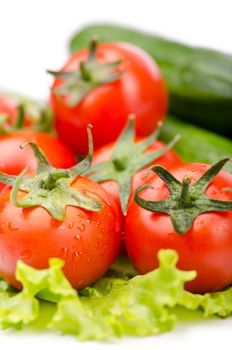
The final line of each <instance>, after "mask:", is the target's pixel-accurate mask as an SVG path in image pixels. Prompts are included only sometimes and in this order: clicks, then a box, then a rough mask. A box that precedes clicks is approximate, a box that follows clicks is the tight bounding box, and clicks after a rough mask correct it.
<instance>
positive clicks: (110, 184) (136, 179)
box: [93, 138, 181, 215]
mask: <svg viewBox="0 0 232 350" xmlns="http://www.w3.org/2000/svg"><path fill="white" fill-rule="evenodd" d="M141 140H142V139H141V138H137V139H136V142H139V141H141ZM114 147H115V143H110V144H108V145H105V146H103V147H101V148H99V149H98V150H97V151H96V152H95V154H94V157H93V164H98V163H101V162H104V161H106V160H108V159H109V158H110V156H111V154H112V152H113V150H114ZM164 147H165V144H164V143H163V142H161V141H158V140H154V141H153V142H152V144H151V145H150V146H149V147H148V149H147V151H146V152H152V151H156V150H161V149H163V148H164ZM180 162H181V159H180V157H179V156H178V154H177V153H176V152H175V151H173V150H172V149H170V150H168V151H167V152H165V153H164V154H163V155H162V156H161V157H159V158H157V159H155V160H154V161H153V162H152V163H151V164H150V165H149V166H147V167H146V168H144V169H142V170H140V171H139V172H137V173H136V174H134V176H133V178H132V189H131V193H134V191H135V189H136V188H137V187H139V186H140V185H142V184H143V183H144V182H147V181H149V179H150V178H151V177H153V174H154V173H153V172H152V171H151V170H150V166H151V165H153V164H159V165H161V166H164V167H167V168H169V167H172V166H174V165H176V164H179V163H180ZM101 186H102V187H103V188H104V189H105V190H106V191H107V192H108V193H110V194H111V196H112V197H113V198H114V200H115V202H116V203H117V206H118V208H119V210H120V212H121V215H123V214H122V209H121V204H120V198H119V187H118V184H117V183H116V182H115V181H104V182H101Z"/></svg>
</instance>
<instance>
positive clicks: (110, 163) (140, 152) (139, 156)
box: [85, 115, 179, 214]
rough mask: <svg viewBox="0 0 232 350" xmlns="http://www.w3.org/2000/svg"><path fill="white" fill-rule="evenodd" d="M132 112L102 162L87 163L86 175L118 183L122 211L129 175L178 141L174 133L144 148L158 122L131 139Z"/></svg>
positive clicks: (158, 130) (132, 132) (125, 200)
mask: <svg viewBox="0 0 232 350" xmlns="http://www.w3.org/2000/svg"><path fill="white" fill-rule="evenodd" d="M135 120H136V118H135V116H134V115H130V116H129V118H128V123H127V125H126V126H125V128H124V130H123V131H122V132H121V134H120V135H119V137H118V139H117V141H116V143H115V145H114V149H113V153H112V155H111V157H110V158H109V159H108V160H107V161H104V162H102V163H98V164H95V165H93V166H91V167H90V168H89V169H88V170H87V171H86V172H85V174H86V175H89V177H90V178H91V179H92V180H94V181H97V182H103V181H108V180H113V181H116V182H117V183H118V186H119V195H120V203H121V207H122V211H123V213H124V214H125V213H126V210H127V204H128V201H129V198H130V192H131V179H132V177H133V176H134V174H135V173H136V172H138V171H139V170H141V169H143V168H144V167H145V166H148V165H149V164H151V162H153V161H154V160H155V159H157V158H159V157H161V156H162V155H163V154H165V152H167V151H168V150H169V149H170V148H172V146H173V145H174V144H175V143H176V142H177V141H178V139H179V138H178V137H175V138H174V139H173V140H172V141H171V142H170V143H169V144H168V145H166V146H164V147H163V148H162V149H159V150H154V151H151V152H146V150H147V149H148V147H149V146H150V145H151V144H152V143H153V142H154V140H156V139H157V137H158V135H159V132H160V129H161V127H162V125H159V126H158V129H157V130H155V131H154V132H153V133H152V134H151V135H150V136H148V137H147V138H145V139H144V140H142V141H140V142H136V139H135Z"/></svg>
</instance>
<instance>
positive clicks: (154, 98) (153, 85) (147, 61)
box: [51, 42, 167, 154]
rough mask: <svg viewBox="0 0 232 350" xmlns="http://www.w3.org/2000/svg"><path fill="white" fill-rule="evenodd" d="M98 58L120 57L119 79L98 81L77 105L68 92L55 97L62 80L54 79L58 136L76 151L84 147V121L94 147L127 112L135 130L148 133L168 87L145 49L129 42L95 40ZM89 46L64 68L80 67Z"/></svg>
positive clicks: (111, 136) (108, 138)
mask: <svg viewBox="0 0 232 350" xmlns="http://www.w3.org/2000/svg"><path fill="white" fill-rule="evenodd" d="M96 57H97V61H98V62H99V63H102V64H105V63H110V62H115V61H119V60H120V61H122V64H121V70H124V73H123V74H122V75H121V76H120V78H118V79H117V80H115V81H113V82H110V83H106V84H103V85H101V86H97V87H95V88H93V89H92V90H91V91H89V92H88V93H87V94H86V95H85V97H84V98H83V99H82V100H81V102H80V103H78V104H77V105H75V106H70V105H68V104H67V98H66V97H67V96H66V97H65V96H57V93H56V91H57V88H60V87H62V85H63V84H64V80H62V79H61V77H58V78H56V79H55V81H54V84H53V86H52V91H51V105H52V108H53V111H54V114H55V118H56V128H57V132H58V134H59V137H60V138H61V139H62V140H64V141H65V142H66V143H67V144H68V145H69V146H70V147H71V148H72V149H73V150H75V151H76V152H77V153H80V154H86V152H87V138H86V132H85V130H86V126H87V125H88V124H92V125H93V139H94V147H95V149H97V148H99V147H100V146H102V145H105V144H107V143H109V142H112V141H114V140H115V139H116V138H117V137H118V135H119V134H120V132H121V131H122V129H123V128H124V126H125V124H126V122H127V119H128V115H129V114H130V113H134V114H135V115H136V132H137V135H139V136H146V135H149V134H150V133H151V132H152V131H153V130H154V129H155V128H156V127H157V123H158V121H160V120H162V119H163V118H164V116H165V113H166V110H167V92H166V88H165V84H164V80H163V78H162V76H161V73H160V70H159V68H158V67H157V65H156V64H155V63H154V61H153V60H152V58H151V57H150V56H149V55H148V54H147V53H145V52H144V51H143V50H141V49H139V48H137V47H135V46H133V45H131V44H127V43H119V42H114V43H113V42H112V43H103V44H100V45H98V47H97V50H96ZM87 58H88V50H86V49H83V50H81V51H79V52H77V53H75V54H74V55H73V56H71V58H70V59H69V60H68V62H67V63H66V65H65V66H64V67H63V68H62V71H65V72H68V71H73V70H76V69H78V67H80V62H83V61H86V60H87Z"/></svg>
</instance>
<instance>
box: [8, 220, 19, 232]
mask: <svg viewBox="0 0 232 350" xmlns="http://www.w3.org/2000/svg"><path fill="white" fill-rule="evenodd" d="M8 229H9V230H11V231H18V230H19V227H18V226H14V225H13V224H12V223H10V222H9V223H8Z"/></svg>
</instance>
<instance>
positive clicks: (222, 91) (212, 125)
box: [69, 24, 232, 134]
mask: <svg viewBox="0 0 232 350" xmlns="http://www.w3.org/2000/svg"><path fill="white" fill-rule="evenodd" d="M93 35H97V36H98V37H99V40H100V41H102V42H104V41H127V42H130V43H132V44H135V45H137V46H140V47H141V48H143V49H144V50H146V51H147V52H148V53H149V54H150V55H151V56H152V57H153V58H154V59H155V60H156V62H157V63H158V64H159V66H160V68H161V71H162V73H163V75H164V78H165V80H166V83H167V86H168V91H169V100H170V112H171V113H173V114H174V115H178V116H179V117H181V118H182V119H184V120H186V121H188V122H192V123H194V124H198V125H201V126H203V127H205V128H208V129H211V130H214V131H216V132H219V133H224V134H231V131H232V56H230V55H227V54H223V53H220V52H217V51H212V50H207V49H202V48H193V47H190V46H187V45H184V44H180V43H177V42H174V41H170V40H167V39H164V38H162V37H159V36H155V35H151V34H147V33H143V32H139V31H136V30H133V29H130V28H127V27H121V26H115V25H107V24H104V25H101V24H98V25H90V26H87V27H85V28H83V29H82V30H80V31H79V33H76V34H75V35H74V36H73V37H72V38H71V40H70V43H69V48H70V50H71V52H72V53H74V52H75V51H77V50H78V49H80V48H83V47H86V46H88V43H89V40H90V39H91V37H92V36H93Z"/></svg>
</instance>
